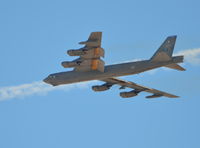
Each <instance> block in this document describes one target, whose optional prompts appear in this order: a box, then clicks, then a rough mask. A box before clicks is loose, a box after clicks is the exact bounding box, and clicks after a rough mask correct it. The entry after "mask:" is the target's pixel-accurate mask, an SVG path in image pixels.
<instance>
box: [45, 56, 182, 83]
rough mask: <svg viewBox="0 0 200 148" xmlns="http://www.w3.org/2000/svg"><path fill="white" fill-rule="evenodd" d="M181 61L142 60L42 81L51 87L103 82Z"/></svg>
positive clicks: (174, 59) (180, 58)
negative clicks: (103, 69) (107, 79)
mask: <svg viewBox="0 0 200 148" xmlns="http://www.w3.org/2000/svg"><path fill="white" fill-rule="evenodd" d="M182 60H183V58H182V57H179V56H177V57H173V58H172V60H170V61H167V62H152V61H150V60H143V61H137V62H128V63H122V64H114V65H108V66H105V71H104V72H99V71H88V72H80V71H68V72H59V73H54V74H50V75H49V76H48V77H47V78H45V79H44V80H43V81H44V82H46V83H49V84H51V85H53V86H57V85H62V84H71V83H77V82H83V81H90V80H103V79H106V78H111V77H120V76H127V75H133V74H138V73H141V72H144V71H148V70H151V69H154V68H159V67H162V66H166V65H169V64H172V63H180V62H182Z"/></svg>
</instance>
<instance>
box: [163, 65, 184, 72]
mask: <svg viewBox="0 0 200 148" xmlns="http://www.w3.org/2000/svg"><path fill="white" fill-rule="evenodd" d="M165 67H167V68H171V69H175V70H180V71H185V68H183V67H181V66H180V65H178V64H176V63H174V64H170V65H167V66H165Z"/></svg>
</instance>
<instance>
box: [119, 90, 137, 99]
mask: <svg viewBox="0 0 200 148" xmlns="http://www.w3.org/2000/svg"><path fill="white" fill-rule="evenodd" d="M137 95H138V93H137V92H136V91H135V90H132V91H130V92H121V93H120V96H121V97H122V98H130V97H135V96H137Z"/></svg>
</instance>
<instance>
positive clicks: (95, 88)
mask: <svg viewBox="0 0 200 148" xmlns="http://www.w3.org/2000/svg"><path fill="white" fill-rule="evenodd" d="M108 89H110V86H107V85H95V86H92V90H93V91H105V90H108Z"/></svg>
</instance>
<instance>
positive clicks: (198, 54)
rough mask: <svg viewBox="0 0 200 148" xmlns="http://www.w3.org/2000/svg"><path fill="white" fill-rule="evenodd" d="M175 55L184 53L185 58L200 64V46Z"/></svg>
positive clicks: (187, 60) (186, 60) (193, 63)
mask: <svg viewBox="0 0 200 148" xmlns="http://www.w3.org/2000/svg"><path fill="white" fill-rule="evenodd" d="M175 55H184V60H185V62H187V63H190V64H192V65H199V64H200V48H194V49H188V50H182V51H179V52H178V53H176V54H175Z"/></svg>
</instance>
